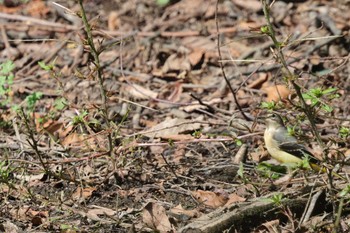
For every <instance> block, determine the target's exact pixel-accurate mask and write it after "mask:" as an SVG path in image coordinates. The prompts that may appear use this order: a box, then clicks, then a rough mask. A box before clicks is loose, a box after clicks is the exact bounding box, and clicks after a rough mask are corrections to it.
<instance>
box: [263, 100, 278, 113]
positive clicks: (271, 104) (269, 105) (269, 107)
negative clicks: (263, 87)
mask: <svg viewBox="0 0 350 233" xmlns="http://www.w3.org/2000/svg"><path fill="white" fill-rule="evenodd" d="M260 107H261V108H262V109H267V110H269V111H274V110H276V109H277V104H276V103H275V102H274V101H270V102H265V101H264V102H261V104H260Z"/></svg>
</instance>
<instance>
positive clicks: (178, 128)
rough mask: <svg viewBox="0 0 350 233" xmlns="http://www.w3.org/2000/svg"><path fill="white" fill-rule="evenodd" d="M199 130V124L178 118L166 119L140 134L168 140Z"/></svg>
mask: <svg viewBox="0 0 350 233" xmlns="http://www.w3.org/2000/svg"><path fill="white" fill-rule="evenodd" d="M199 128H200V124H199V123H195V122H194V121H190V120H184V119H179V118H174V119H166V120H165V121H163V122H161V123H159V124H157V125H155V126H153V127H151V128H150V129H148V130H147V131H144V132H143V133H142V132H141V133H142V134H143V135H144V136H146V137H150V138H169V136H173V135H179V134H180V133H183V132H186V131H194V130H197V129H199Z"/></svg>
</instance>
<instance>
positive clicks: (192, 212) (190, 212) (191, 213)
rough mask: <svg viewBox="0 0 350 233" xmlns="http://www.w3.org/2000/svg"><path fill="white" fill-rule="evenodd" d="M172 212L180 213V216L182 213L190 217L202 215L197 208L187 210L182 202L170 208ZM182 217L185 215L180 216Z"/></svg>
mask: <svg viewBox="0 0 350 233" xmlns="http://www.w3.org/2000/svg"><path fill="white" fill-rule="evenodd" d="M170 212H171V213H172V214H174V215H178V216H181V215H185V216H187V217H188V218H195V217H198V216H199V215H200V212H199V211H198V210H196V209H193V210H185V209H184V208H183V207H182V205H181V204H179V205H177V206H175V207H174V208H172V209H171V210H170ZM179 218H180V219H183V217H179Z"/></svg>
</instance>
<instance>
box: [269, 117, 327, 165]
mask: <svg viewBox="0 0 350 233" xmlns="http://www.w3.org/2000/svg"><path fill="white" fill-rule="evenodd" d="M264 140H265V145H266V148H267V151H268V152H269V154H270V155H271V157H272V158H274V159H276V160H277V161H279V162H281V163H285V164H299V163H300V162H301V161H302V160H303V158H305V157H308V159H309V162H310V163H309V164H310V167H311V168H312V169H313V170H315V171H321V172H325V171H326V170H325V169H321V167H320V166H318V165H317V164H315V163H316V162H317V160H316V159H315V157H313V155H312V154H311V153H310V152H309V151H308V150H307V149H306V148H305V146H303V145H301V144H299V143H298V141H297V139H296V138H295V137H294V136H292V135H290V134H289V133H288V130H287V129H286V127H285V126H284V124H283V121H282V118H281V117H280V116H279V115H278V114H272V115H271V116H269V117H268V118H266V130H265V134H264Z"/></svg>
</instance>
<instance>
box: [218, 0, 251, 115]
mask: <svg viewBox="0 0 350 233" xmlns="http://www.w3.org/2000/svg"><path fill="white" fill-rule="evenodd" d="M218 11H219V0H217V1H216V9H215V23H216V32H217V40H218V41H217V47H218V53H219V60H220V62H219V64H220V68H221V73H222V76H223V77H224V79H225V82H226V85H227V86H228V88H229V89H230V91H231V93H232V95H233V99H234V100H235V103H236V106H237V108H238V110H239V111H240V113H241V114H242V116H243V117H244V119H245V120H247V121H248V120H250V119H249V117H248V116H247V115H245V113H244V111H243V109H242V107H241V105H240V104H239V103H238V99H237V95H236V94H237V91H238V89H237V90H236V91H235V90H233V87H232V85H231V83H230V81H229V80H228V78H227V77H226V73H225V70H224V65H223V63H222V62H221V60H222V55H221V50H220V31H219V21H218Z"/></svg>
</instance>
